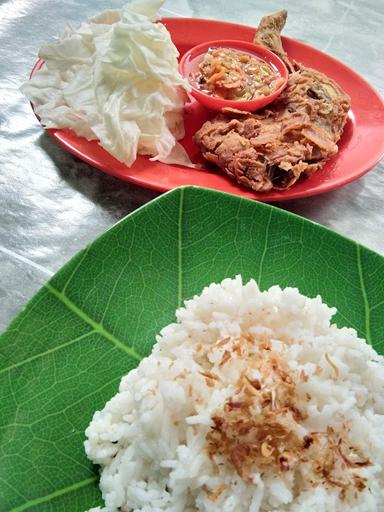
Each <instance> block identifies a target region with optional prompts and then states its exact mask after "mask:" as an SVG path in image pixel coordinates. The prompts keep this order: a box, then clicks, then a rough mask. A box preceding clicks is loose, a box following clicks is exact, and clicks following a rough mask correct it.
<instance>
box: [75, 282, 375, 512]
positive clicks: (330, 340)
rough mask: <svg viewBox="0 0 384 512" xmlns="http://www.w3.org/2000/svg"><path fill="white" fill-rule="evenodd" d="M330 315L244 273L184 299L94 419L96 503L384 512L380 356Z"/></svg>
mask: <svg viewBox="0 0 384 512" xmlns="http://www.w3.org/2000/svg"><path fill="white" fill-rule="evenodd" d="M335 312H336V310H335V309H334V308H329V307H328V306H327V305H326V304H323V303H322V301H321V298H320V297H316V298H314V299H310V298H308V297H305V296H303V295H301V294H300V293H299V292H298V290H296V289H293V288H286V289H284V290H282V289H281V288H279V287H278V286H274V287H272V288H270V289H269V290H268V291H265V292H261V291H260V290H259V289H258V287H257V285H256V283H255V282H254V281H253V280H251V281H249V282H248V283H247V284H245V285H243V283H242V281H241V278H240V277H237V278H236V279H226V280H224V281H223V282H222V283H221V284H211V285H210V286H209V287H207V288H205V289H204V290H203V292H202V294H201V295H200V296H198V297H197V296H196V297H194V298H193V299H192V300H189V301H186V303H185V307H184V308H181V309H179V310H178V311H177V312H176V317H177V322H176V323H174V324H171V325H169V326H167V327H165V328H164V329H163V330H162V331H161V333H160V335H159V336H158V337H157V342H156V344H155V346H154V348H153V352H152V354H151V355H150V356H149V357H147V358H146V359H144V360H143V361H142V362H141V363H140V365H139V367H138V368H137V369H135V370H132V371H131V372H130V373H129V374H128V375H127V376H125V377H124V378H123V379H122V381H121V384H120V390H119V393H118V394H117V395H116V396H115V397H113V398H112V400H110V401H109V402H108V403H107V404H106V406H105V408H104V410H103V411H98V412H96V413H95V415H94V417H93V420H92V422H91V424H90V425H89V427H88V428H87V430H86V436H87V440H86V442H85V449H86V452H87V454H88V456H89V458H90V459H91V460H93V461H94V462H95V463H97V464H100V465H101V478H100V487H101V490H102V493H103V498H104V500H105V505H106V508H105V509H94V510H103V511H105V512H115V511H121V512H128V511H142V512H155V511H162V510H167V511H171V512H189V511H190V512H192V511H196V510H198V511H207V512H216V511H220V512H230V511H236V512H242V511H252V512H258V511H260V512H261V511H265V512H267V511H268V512H279V511H291V512H306V511H308V510H310V509H311V508H312V509H313V510H319V511H320V510H321V511H322V512H328V511H329V512H338V511H340V512H341V511H346V510H348V511H349V510H350V511H352V512H379V511H382V510H384V496H383V493H382V491H381V489H382V488H383V484H384V474H383V465H384V446H383V443H382V440H383V439H384V393H383V392H384V364H383V363H384V361H383V357H382V356H379V355H378V354H377V353H376V352H375V351H374V350H373V348H372V347H370V346H369V345H368V344H366V343H365V341H364V340H361V339H359V338H358V337H357V335H356V332H355V331H354V330H353V329H347V328H342V329H339V328H337V326H335V325H332V324H331V322H330V321H331V317H332V315H333V314H334V313H335Z"/></svg>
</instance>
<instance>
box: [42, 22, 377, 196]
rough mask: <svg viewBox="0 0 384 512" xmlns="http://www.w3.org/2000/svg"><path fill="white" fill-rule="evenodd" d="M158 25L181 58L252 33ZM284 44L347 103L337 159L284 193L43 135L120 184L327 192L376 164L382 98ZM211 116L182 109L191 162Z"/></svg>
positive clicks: (336, 65) (321, 56) (219, 25)
mask: <svg viewBox="0 0 384 512" xmlns="http://www.w3.org/2000/svg"><path fill="white" fill-rule="evenodd" d="M162 23H164V25H165V26H166V27H167V29H168V30H169V32H170V34H171V37H172V40H173V42H174V43H175V45H176V46H177V48H178V50H179V52H180V54H181V55H183V54H184V53H185V52H186V51H187V50H188V49H190V48H191V47H192V46H195V45H197V44H200V43H203V42H204V41H207V40H213V39H238V40H244V41H252V40H253V36H254V33H255V29H254V28H252V27H247V26H244V25H237V24H234V23H225V22H222V21H213V20H205V19H194V18H164V19H163V20H162ZM283 44H284V48H285V49H286V51H287V53H288V55H289V56H290V57H291V58H293V59H295V60H297V61H299V62H301V63H303V64H304V65H307V66H311V67H314V68H316V69H317V70H319V71H322V72H323V73H326V74H327V75H328V76H330V77H331V78H333V79H334V80H336V81H337V82H338V84H339V85H340V86H341V87H342V88H343V89H344V90H345V91H346V92H347V93H348V94H349V95H350V97H351V99H352V108H351V111H350V114H349V118H348V121H347V124H346V127H345V129H344V133H343V136H342V138H341V140H340V142H339V152H338V153H337V155H335V156H334V157H333V158H331V159H330V160H329V161H328V162H327V163H326V165H325V166H324V167H323V169H322V170H320V171H318V172H317V173H315V174H314V175H313V176H311V177H310V178H308V179H305V180H303V181H301V182H299V183H296V184H295V185H294V186H293V187H292V188H291V189H289V190H286V191H283V192H268V193H265V194H257V193H254V192H252V191H251V190H249V189H246V188H244V187H242V186H240V185H237V184H236V183H235V182H234V181H232V180H231V179H230V178H227V177H226V176H225V175H224V174H221V172H219V171H215V170H213V169H208V168H206V169H202V170H194V169H188V168H186V167H182V166H177V165H166V164H162V163H160V162H151V161H150V160H149V159H148V158H146V157H138V158H137V160H136V162H135V164H134V165H133V166H132V167H131V168H128V167H127V166H126V165H124V164H122V163H121V162H119V161H118V160H116V159H115V158H114V157H112V156H111V155H110V154H109V153H107V152H106V151H105V150H104V149H103V148H102V147H100V146H99V144H98V143H97V141H92V142H89V141H87V140H86V139H84V138H82V137H78V136H77V135H75V134H74V133H73V132H71V131H69V130H55V129H53V130H52V129H51V130H48V131H49V133H50V134H51V135H52V137H53V138H54V139H56V140H57V141H58V142H59V143H60V144H61V145H62V146H63V147H64V148H65V149H67V150H68V151H70V152H71V153H73V154H74V155H76V156H77V157H79V158H80V159H82V160H84V161H85V162H87V163H89V164H91V165H93V166H94V167H97V168H98V169H100V170H102V171H104V172H106V173H107V174H111V175H112V176H116V177H117V178H120V179H122V180H125V181H129V182H132V183H135V184H137V185H141V186H143V187H147V188H151V189H154V190H159V191H166V190H170V189H172V188H175V187H178V186H181V185H197V186H200V187H208V188H212V189H215V190H222V191H224V192H230V193H232V194H237V195H241V196H244V197H248V198H251V199H258V200H260V201H284V200H287V199H296V198H300V197H308V196H313V195H316V194H320V193H322V192H327V191H329V190H332V189H335V188H338V187H341V186H342V185H345V184H347V183H349V182H351V181H353V180H356V179H357V178H359V177H360V176H362V175H363V174H365V173H366V172H367V171H369V170H370V169H371V168H372V167H373V166H374V165H376V164H377V162H378V161H379V160H380V158H381V157H382V156H383V155H384V137H383V129H384V103H383V100H382V99H381V98H380V96H379V95H378V94H377V93H376V91H375V90H374V89H373V88H372V87H371V86H370V85H369V83H368V82H366V81H365V80H364V79H363V78H362V77H360V76H359V75H358V74H357V73H355V72H354V71H352V70H351V69H350V68H348V67H347V66H345V65H344V64H342V63H341V62H339V61H338V60H336V59H334V58H332V57H330V56H328V55H326V54H325V53H322V52H320V51H319V50H316V49H314V48H311V47H310V46H308V45H306V44H303V43H300V42H298V41H295V40H293V39H289V38H287V37H283ZM41 65H42V61H39V62H37V63H36V65H35V67H34V69H33V71H32V74H33V72H34V71H36V70H37V69H39V68H40V67H41ZM212 115H213V114H212V113H209V112H207V111H206V110H205V109H204V108H203V107H202V106H201V105H199V104H198V103H197V102H196V101H195V100H192V102H191V103H190V104H188V105H187V106H186V109H185V127H186V135H185V138H184V139H183V140H182V141H181V143H182V144H183V146H184V147H185V148H186V150H187V151H188V153H189V155H190V157H191V159H192V161H194V162H203V160H202V158H201V156H200V152H199V149H198V148H197V146H196V145H195V144H194V143H193V142H192V136H193V134H194V133H195V132H196V131H197V130H198V129H199V128H200V126H201V125H202V124H203V123H204V121H206V120H207V119H208V118H209V117H210V116H212Z"/></svg>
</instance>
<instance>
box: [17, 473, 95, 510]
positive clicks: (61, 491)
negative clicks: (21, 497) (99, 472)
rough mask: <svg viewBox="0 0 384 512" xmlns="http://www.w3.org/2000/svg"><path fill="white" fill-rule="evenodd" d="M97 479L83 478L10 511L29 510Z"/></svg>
mask: <svg viewBox="0 0 384 512" xmlns="http://www.w3.org/2000/svg"><path fill="white" fill-rule="evenodd" d="M96 480H97V476H96V475H94V476H92V477H90V478H86V479H85V480H81V481H80V482H76V483H74V484H72V485H68V486H67V487H63V489H58V490H57V491H53V492H51V493H50V494H46V495H45V496H40V497H39V498H35V499H33V500H29V501H27V502H25V503H23V504H22V505H19V506H18V507H15V508H12V509H11V510H10V511H9V512H22V511H23V510H28V509H29V508H32V507H35V506H36V505H40V504H42V503H47V501H50V500H52V499H54V498H58V497H59V496H63V494H68V493H70V492H72V491H77V489H81V488H82V487H86V486H87V485H89V484H91V483H93V482H95V481H96Z"/></svg>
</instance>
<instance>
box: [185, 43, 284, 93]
mask: <svg viewBox="0 0 384 512" xmlns="http://www.w3.org/2000/svg"><path fill="white" fill-rule="evenodd" d="M283 81H284V80H283V79H282V78H281V76H280V75H279V74H278V73H277V72H276V71H275V70H274V69H273V68H272V67H271V66H269V65H268V64H267V63H266V62H264V61H263V60H261V59H259V58H257V57H256V56H253V55H251V54H249V53H245V52H241V51H237V50H234V49H231V48H210V49H209V50H208V52H207V53H206V54H205V55H204V57H203V60H202V61H201V62H200V63H199V65H198V67H197V71H195V72H192V73H191V82H192V83H193V85H194V86H195V87H196V88H197V89H199V90H200V91H202V92H204V93H206V94H209V95H210V96H216V97H219V98H222V99H226V100H231V101H233V100H235V101H236V100H238V101H246V100H253V99H257V98H261V97H264V96H268V95H269V94H271V93H272V92H274V91H275V90H276V89H277V88H278V87H280V85H281V84H282V83H283Z"/></svg>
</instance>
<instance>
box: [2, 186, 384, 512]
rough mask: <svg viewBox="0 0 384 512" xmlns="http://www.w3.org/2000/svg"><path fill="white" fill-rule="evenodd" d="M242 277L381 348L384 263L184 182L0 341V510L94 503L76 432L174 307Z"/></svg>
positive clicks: (317, 231) (326, 234)
mask: <svg viewBox="0 0 384 512" xmlns="http://www.w3.org/2000/svg"><path fill="white" fill-rule="evenodd" d="M236 274H242V276H243V278H244V280H248V279H249V278H251V277H254V278H256V279H257V280H258V282H259V285H260V286H261V288H262V289H265V288H268V287H269V286H271V285H272V284H279V285H281V286H283V287H284V286H296V287H298V288H299V289H300V291H301V292H302V293H304V294H306V295H309V296H315V295H317V294H320V295H321V296H322V297H323V299H324V300H325V301H326V302H327V303H328V304H329V305H333V306H336V307H337V308H338V313H337V315H336V317H335V321H336V323H337V324H338V325H339V326H344V325H347V326H351V327H354V328H355V329H356V330H357V331H358V333H359V334H360V335H361V336H363V337H366V339H367V340H368V342H369V343H372V345H373V346H374V347H375V348H376V350H378V351H379V352H382V351H383V348H384V346H383V345H384V338H383V335H382V332H383V313H384V284H383V283H384V259H383V258H382V257H381V256H379V255H378V254H375V253H373V252H371V251H369V250H368V249H366V248H364V247H361V246H359V245H357V244H356V243H355V242H353V241H351V240H348V239H346V238H343V237H341V236H339V235H337V234H336V233H333V232H331V231H329V230H327V229H325V228H323V227H321V226H318V225H316V224H314V223H311V222H309V221H307V220H304V219H302V218H300V217H297V216H295V215H292V214H289V213H287V212H285V211H283V210H279V209H277V208H274V207H272V206H268V205H265V204H261V203H257V202H252V201H249V200H245V199H241V198H239V197H236V196H231V195H226V194H222V193H219V192H213V191H210V190H206V189H199V188H193V187H187V188H181V189H176V190H174V191H172V192H170V193H168V194H165V195H163V196H161V197H160V198H158V199H156V200H155V201H153V202H151V203H149V204H148V205H146V206H144V207H142V208H140V209H139V210H137V211H136V212H134V213H133V214H131V215H129V216H128V217H127V218H125V219H123V220H122V221H121V222H119V223H118V224H116V225H115V226H114V227H113V228H111V229H110V230H109V231H107V232H106V233H104V234H103V235H102V236H101V237H100V238H98V239H97V240H95V241H94V242H93V243H92V244H91V245H89V246H88V247H87V248H86V249H85V250H84V251H82V252H80V253H79V254H78V255H77V256H75V257H74V258H73V259H72V260H71V261H70V262H69V263H68V264H67V265H65V266H64V268H62V269H61V270H60V271H59V272H58V273H57V274H56V275H55V276H54V277H53V278H52V279H51V280H50V281H49V282H48V283H47V284H46V285H45V286H44V287H43V288H42V289H41V290H40V291H39V292H38V293H37V295H36V296H35V297H34V298H33V299H32V300H31V302H30V303H29V304H28V305H27V307H26V308H25V310H24V311H23V312H22V313H21V314H20V315H19V316H18V317H17V318H16V319H15V320H14V321H13V323H12V324H11V325H10V327H9V328H8V330H7V331H6V332H5V333H4V334H3V336H2V338H1V340H0V404H1V415H0V511H1V512H5V511H11V512H21V511H24V510H26V511H33V512H45V511H55V512H58V511H63V512H66V511H68V510H71V512H83V511H84V510H86V509H87V508H90V507H91V506H95V505H97V504H99V503H101V497H100V493H99V491H98V486H97V468H94V467H93V466H92V464H91V463H90V462H89V461H88V460H87V458H86V456H85V454H84V449H83V441H84V430H85V428H86V426H87V425H88V423H89V421H90V419H91V417H92V414H93V412H94V411H95V410H97V409H99V408H101V407H103V405H104V403H105V402H106V400H108V399H109V398H110V397H111V396H112V395H114V394H115V393H116V391H117V387H118V383H119V380H120V378H121V377H122V376H123V375H124V374H126V373H127V372H128V371H129V370H130V369H131V368H134V367H135V366H136V365H137V364H138V362H139V361H140V359H141V358H142V357H144V356H146V355H148V354H149V353H150V351H151V347H152V345H153V343H154V340H155V335H156V333H158V332H159V330H160V329H161V328H162V327H163V326H165V325H166V324H168V323H169V322H171V321H172V320H173V319H174V313H175V310H176V308H177V307H178V306H179V305H180V304H182V302H183V300H184V299H186V298H188V297H192V296H193V295H194V294H196V293H200V292H201V290H202V288H203V287H204V286H205V285H207V284H208V283H210V282H212V281H216V282H217V281H221V280H222V279H223V278H225V277H233V276H235V275H236Z"/></svg>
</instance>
